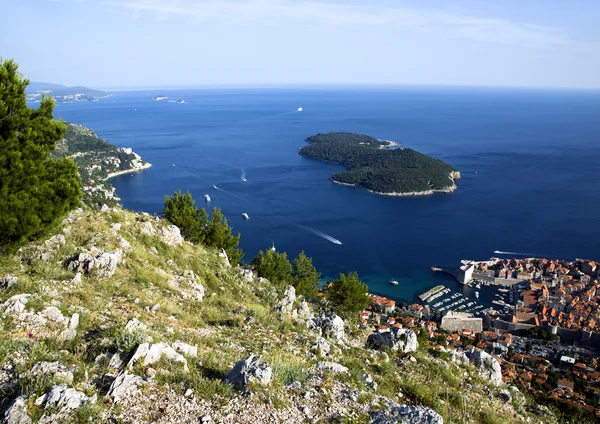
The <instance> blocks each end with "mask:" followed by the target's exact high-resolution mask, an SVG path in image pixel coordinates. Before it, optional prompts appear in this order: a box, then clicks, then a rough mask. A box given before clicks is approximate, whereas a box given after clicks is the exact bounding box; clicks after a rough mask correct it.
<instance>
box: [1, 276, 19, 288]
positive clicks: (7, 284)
mask: <svg viewBox="0 0 600 424" xmlns="http://www.w3.org/2000/svg"><path fill="white" fill-rule="evenodd" d="M18 282H19V279H18V278H17V277H15V276H14V275H12V274H8V275H7V276H5V277H3V278H2V280H0V288H2V289H10V288H11V287H12V286H14V285H15V284H17V283H18Z"/></svg>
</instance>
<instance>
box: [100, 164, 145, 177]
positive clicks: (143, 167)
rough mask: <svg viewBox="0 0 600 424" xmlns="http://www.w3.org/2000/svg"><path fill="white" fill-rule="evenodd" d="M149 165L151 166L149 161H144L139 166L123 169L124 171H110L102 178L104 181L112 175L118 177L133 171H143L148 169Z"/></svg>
mask: <svg viewBox="0 0 600 424" xmlns="http://www.w3.org/2000/svg"><path fill="white" fill-rule="evenodd" d="M151 166H152V164H151V163H148V162H146V163H145V164H143V165H142V166H141V167H140V168H131V169H125V170H124V171H118V172H111V173H110V174H108V175H107V176H106V178H105V179H104V181H106V180H109V179H111V178H113V177H118V176H119V175H124V174H131V173H133V172H138V171H143V170H144V169H148V168H150V167H151Z"/></svg>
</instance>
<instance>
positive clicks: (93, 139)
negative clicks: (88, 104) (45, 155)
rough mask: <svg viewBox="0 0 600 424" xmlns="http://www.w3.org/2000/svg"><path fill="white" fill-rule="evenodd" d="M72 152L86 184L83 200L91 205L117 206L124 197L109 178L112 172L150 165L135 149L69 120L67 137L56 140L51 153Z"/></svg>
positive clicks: (58, 154) (71, 156)
mask: <svg viewBox="0 0 600 424" xmlns="http://www.w3.org/2000/svg"><path fill="white" fill-rule="evenodd" d="M63 156H68V157H70V158H72V159H73V161H74V162H75V164H76V165H77V170H78V171H79V176H80V177H81V182H82V186H83V201H84V202H85V203H86V204H88V205H94V206H102V205H103V204H106V205H107V206H115V205H116V204H117V203H118V201H119V200H120V199H119V197H118V196H117V195H116V194H115V189H114V187H113V186H112V185H111V184H110V183H109V182H108V179H109V178H110V177H111V176H114V175H119V174H122V173H128V172H136V171H139V170H143V169H146V168H149V167H150V166H151V164H149V163H147V162H146V161H145V160H143V159H142V158H141V157H140V156H139V155H138V154H136V153H134V152H133V151H131V149H123V148H118V147H116V146H114V145H113V144H110V143H108V142H107V141H106V140H104V139H102V138H100V137H98V136H97V135H96V133H94V132H93V131H92V130H90V129H89V128H86V127H83V126H81V125H76V124H67V131H66V132H65V134H64V136H63V139H62V140H60V141H59V142H57V143H56V147H55V149H54V151H53V152H52V153H51V157H53V158H54V159H58V158H61V157H63Z"/></svg>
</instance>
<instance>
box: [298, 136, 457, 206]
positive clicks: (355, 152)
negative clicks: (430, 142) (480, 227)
mask: <svg viewBox="0 0 600 424" xmlns="http://www.w3.org/2000/svg"><path fill="white" fill-rule="evenodd" d="M306 141H307V142H308V143H309V144H308V145H307V146H304V147H303V148H301V149H300V151H299V154H300V155H302V156H304V157H306V158H311V159H319V160H322V161H326V162H331V163H336V164H340V165H343V166H344V167H345V168H346V171H344V172H339V173H336V174H333V175H332V176H331V181H332V182H334V183H337V184H344V185H349V186H355V187H361V188H363V189H365V190H368V191H370V192H373V193H376V194H382V195H387V196H416V195H429V194H433V193H451V192H453V191H454V190H456V183H455V181H456V180H458V179H460V172H459V171H458V170H456V169H455V168H454V167H452V166H451V165H449V164H447V163H445V162H443V161H441V160H439V159H435V158H432V157H430V156H427V155H424V154H422V153H419V152H417V151H416V150H413V149H409V148H406V147H403V146H401V145H400V144H398V143H395V142H392V141H389V140H379V139H377V138H375V137H371V136H369V135H364V134H355V133H348V132H333V133H327V134H320V133H319V134H317V135H313V136H311V137H308V138H307V139H306Z"/></svg>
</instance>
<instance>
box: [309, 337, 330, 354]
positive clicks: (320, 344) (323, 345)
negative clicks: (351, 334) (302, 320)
mask: <svg viewBox="0 0 600 424" xmlns="http://www.w3.org/2000/svg"><path fill="white" fill-rule="evenodd" d="M332 348H333V346H332V345H331V343H329V342H328V341H327V340H325V339H324V338H323V337H319V338H318V339H317V343H316V344H315V345H314V346H313V347H312V350H313V352H315V353H316V354H317V355H320V356H328V355H329V352H330V351H331V350H332Z"/></svg>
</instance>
